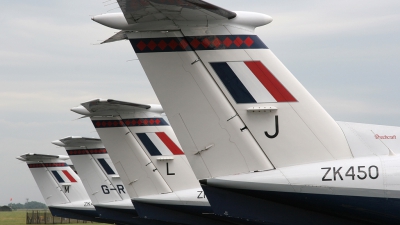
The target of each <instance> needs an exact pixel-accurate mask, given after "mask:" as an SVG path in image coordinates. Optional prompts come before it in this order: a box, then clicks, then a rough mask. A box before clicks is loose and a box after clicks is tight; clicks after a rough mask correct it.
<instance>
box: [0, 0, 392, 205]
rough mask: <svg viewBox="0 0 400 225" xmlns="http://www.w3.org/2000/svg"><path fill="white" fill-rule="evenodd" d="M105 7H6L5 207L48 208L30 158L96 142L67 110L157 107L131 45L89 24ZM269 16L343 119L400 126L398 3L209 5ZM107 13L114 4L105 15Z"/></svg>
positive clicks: (320, 96)
mask: <svg viewBox="0 0 400 225" xmlns="http://www.w3.org/2000/svg"><path fill="white" fill-rule="evenodd" d="M104 1H106V0H86V1H82V0H68V1H66V0H57V1H54V0H41V1H31V0H19V1H15V0H3V1H2V7H1V8H0V29H1V35H0V77H1V89H0V151H1V156H0V178H1V181H2V184H1V186H0V205H4V204H8V203H9V202H10V198H13V202H14V203H18V202H21V203H22V202H25V199H26V198H29V200H30V201H41V202H44V200H43V198H42V196H41V194H40V192H39V189H38V187H37V186H36V183H35V182H34V179H33V177H32V175H31V173H30V171H29V169H28V167H27V166H26V164H25V163H23V162H20V161H18V160H16V159H15V157H16V156H18V155H21V154H24V153H27V152H35V153H46V154H66V152H65V151H64V149H62V148H57V147H55V146H54V145H52V144H51V143H50V142H51V141H53V140H56V139H59V138H62V137H65V136H70V135H79V136H90V137H98V136H97V134H96V133H95V129H94V128H93V126H92V125H91V123H90V120H89V119H81V120H75V119H77V118H78V117H79V116H78V115H77V114H75V113H72V112H70V111H69V109H70V108H71V107H73V106H77V105H79V103H81V102H85V101H88V100H91V99H94V98H113V99H118V100H124V101H131V102H139V103H158V100H157V98H156V96H155V94H154V92H153V90H152V88H151V86H150V84H149V82H148V80H147V77H146V75H145V73H144V72H143V70H142V68H141V66H140V64H139V62H138V61H128V60H131V59H134V58H136V56H135V53H134V51H133V49H132V47H131V46H130V44H129V43H128V42H127V41H120V42H117V43H110V44H105V45H95V44H96V43H99V42H100V41H102V40H105V39H107V38H108V37H110V36H112V35H113V34H114V32H116V31H115V30H112V29H110V28H106V27H103V26H101V25H99V24H97V23H95V22H93V21H91V20H90V17H91V15H96V14H101V13H106V12H107V11H109V12H118V11H119V9H118V8H117V7H118V5H117V4H116V3H114V1H108V2H106V3H103V2H104ZM210 2H211V3H214V4H216V5H218V6H222V7H224V8H226V9H229V10H242V11H255V12H261V13H265V14H268V15H270V16H272V17H273V18H274V21H273V22H272V23H271V24H269V25H267V26H264V27H262V28H258V29H257V30H256V32H257V34H258V35H259V36H260V38H261V39H262V40H263V41H264V43H265V44H266V45H267V46H268V47H269V48H270V49H271V50H272V51H273V52H274V53H275V54H276V55H277V56H278V58H280V60H281V61H282V62H283V63H284V64H285V65H286V66H287V67H288V68H289V70H291V72H292V73H293V74H294V75H295V76H296V77H297V78H298V79H299V80H300V82H301V83H302V84H303V85H304V86H305V87H306V88H307V89H308V90H309V91H310V92H311V94H312V95H313V96H314V97H315V98H316V99H317V100H318V101H319V102H320V103H321V104H322V106H323V107H324V108H325V109H326V110H327V111H328V112H329V113H330V114H331V115H332V117H333V118H334V119H335V120H340V121H350V122H360V123H372V124H384V125H393V126H400V120H399V119H400V104H399V103H400V93H399V87H398V86H399V85H400V78H399V77H400V72H399V71H400V63H399V60H400V41H399V40H400V1H398V0H385V1H375V0H374V1H372V0H352V1H347V0H336V1H319V0H302V1H298V0H287V1H272V0H247V1H245V0H229V1H227V0H225V1H224V0H210ZM105 4H110V5H108V6H105Z"/></svg>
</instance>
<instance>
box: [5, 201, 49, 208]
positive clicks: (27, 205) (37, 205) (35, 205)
mask: <svg viewBox="0 0 400 225" xmlns="http://www.w3.org/2000/svg"><path fill="white" fill-rule="evenodd" d="M3 207H4V206H3ZM3 207H1V208H3ZM6 207H7V206H6ZM8 207H9V208H11V209H12V210H16V209H47V206H46V204H43V203H41V202H36V201H31V202H26V203H25V204H21V203H10V204H8Z"/></svg>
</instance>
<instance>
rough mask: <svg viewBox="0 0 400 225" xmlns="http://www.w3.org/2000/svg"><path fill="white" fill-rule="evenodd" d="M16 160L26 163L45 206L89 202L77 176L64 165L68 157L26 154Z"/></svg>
mask: <svg viewBox="0 0 400 225" xmlns="http://www.w3.org/2000/svg"><path fill="white" fill-rule="evenodd" d="M18 159H19V160H21V161H24V162H26V163H27V165H28V167H29V169H30V171H31V173H32V175H33V177H34V179H35V181H36V184H37V185H38V187H39V189H40V192H41V193H42V195H43V198H44V199H45V201H46V204H47V206H57V205H61V204H67V203H74V202H84V201H86V202H90V200H89V196H88V195H87V193H86V191H85V189H84V187H83V185H82V182H81V180H80V178H79V176H78V175H77V174H75V172H74V171H73V170H72V169H71V168H70V167H69V166H68V165H67V163H66V160H68V159H69V157H68V156H63V155H45V154H35V153H28V154H24V155H21V156H19V157H18Z"/></svg>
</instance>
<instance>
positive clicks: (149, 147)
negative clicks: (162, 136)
mask: <svg viewBox="0 0 400 225" xmlns="http://www.w3.org/2000/svg"><path fill="white" fill-rule="evenodd" d="M136 135H137V136H138V137H139V139H140V141H141V142H142V143H143V144H144V146H145V147H146V149H147V151H148V152H149V153H150V155H152V156H155V155H161V152H160V151H159V150H158V149H157V147H156V146H155V145H154V144H153V142H152V141H151V140H150V138H149V137H148V136H147V134H146V133H137V134H136Z"/></svg>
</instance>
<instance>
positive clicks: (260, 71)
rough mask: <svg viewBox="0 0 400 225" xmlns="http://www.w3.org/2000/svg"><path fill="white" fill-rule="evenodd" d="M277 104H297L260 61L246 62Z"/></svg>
mask: <svg viewBox="0 0 400 225" xmlns="http://www.w3.org/2000/svg"><path fill="white" fill-rule="evenodd" d="M244 63H245V64H246V66H247V67H248V68H249V69H250V70H251V72H253V74H254V75H255V76H256V77H257V79H258V80H259V81H260V82H261V83H262V84H263V85H264V87H265V88H266V89H267V90H268V91H269V93H271V95H272V96H273V97H274V98H275V100H276V101H277V102H297V100H296V98H294V97H293V95H292V94H290V92H289V91H288V90H287V89H286V88H285V87H284V86H283V85H282V84H281V82H279V80H278V79H276V77H275V76H274V75H273V74H272V73H271V72H270V71H269V70H268V69H267V68H266V67H265V66H264V64H262V63H261V62H260V61H249V62H244Z"/></svg>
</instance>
